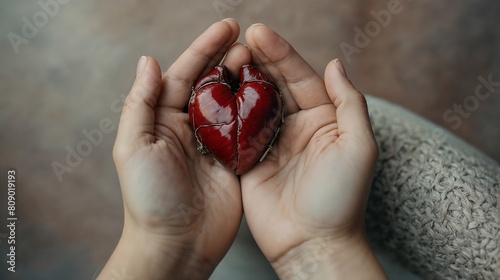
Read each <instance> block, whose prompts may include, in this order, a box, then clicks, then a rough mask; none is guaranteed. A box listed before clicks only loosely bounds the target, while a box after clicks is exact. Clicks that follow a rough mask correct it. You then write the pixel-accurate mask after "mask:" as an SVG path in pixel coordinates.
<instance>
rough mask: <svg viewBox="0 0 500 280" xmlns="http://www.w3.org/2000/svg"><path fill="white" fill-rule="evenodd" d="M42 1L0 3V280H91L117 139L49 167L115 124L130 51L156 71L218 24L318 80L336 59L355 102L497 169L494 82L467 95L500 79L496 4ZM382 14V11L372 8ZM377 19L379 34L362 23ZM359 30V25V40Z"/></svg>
mask: <svg viewBox="0 0 500 280" xmlns="http://www.w3.org/2000/svg"><path fill="white" fill-rule="evenodd" d="M40 2H41V3H52V4H54V3H56V5H52V6H50V5H48V7H45V9H44V8H43V7H42V6H43V5H40V4H39V2H38V1H2V3H1V4H0V36H1V39H0V54H1V64H0V77H1V83H0V91H1V95H0V126H1V130H0V150H1V159H0V171H1V174H0V178H4V179H2V180H4V181H2V182H1V185H2V186H3V187H2V189H1V193H0V206H1V209H0V214H1V216H0V217H2V221H5V219H4V218H3V217H5V216H6V204H7V201H6V196H7V190H6V183H5V181H6V179H5V178H6V174H7V170H9V169H11V168H13V169H15V170H16V171H17V197H16V198H17V215H18V218H19V220H18V223H17V242H18V244H17V252H16V253H17V262H18V263H17V272H16V273H15V274H11V273H9V274H7V272H6V256H5V253H4V252H6V249H7V246H6V245H7V244H6V239H5V237H6V233H7V230H6V228H5V226H2V227H0V249H1V250H0V252H1V257H0V260H1V263H2V265H1V266H0V269H1V271H0V279H93V277H95V274H96V272H97V271H100V269H101V268H102V266H103V265H104V263H105V261H106V260H107V258H108V257H109V255H110V254H111V252H112V250H113V248H114V246H115V245H116V242H117V240H118V238H119V235H120V231H121V227H122V217H123V216H122V215H123V214H122V204H121V196H120V191H119V185H118V180H117V175H116V173H115V169H114V165H113V161H112V156H111V151H112V146H113V142H114V138H115V133H116V130H113V131H112V132H110V133H103V137H102V140H101V141H96V144H92V148H91V149H92V150H91V151H88V155H87V156H85V157H83V158H82V159H81V161H80V162H78V161H77V160H76V159H73V160H74V161H75V162H74V167H71V172H67V173H64V174H63V175H62V181H60V180H59V179H58V177H57V176H56V174H55V173H54V170H53V167H52V164H53V162H59V163H61V164H64V165H66V164H67V163H66V156H67V155H68V151H67V149H70V150H71V149H77V147H78V145H79V144H81V143H82V141H83V140H86V139H87V138H86V136H85V135H84V134H83V133H82V130H87V131H92V130H94V129H99V123H100V122H101V121H102V120H103V119H109V120H111V121H112V122H113V124H114V125H115V128H116V125H117V123H118V119H119V115H120V113H119V112H118V110H117V109H116V108H117V106H119V105H120V100H121V96H123V95H125V94H127V93H128V90H129V88H130V86H131V83H132V81H133V78H134V75H135V67H136V63H137V60H138V59H139V57H140V56H141V55H144V54H148V55H152V56H155V57H156V58H157V59H158V60H159V62H160V64H161V65H162V68H163V70H165V69H167V68H168V66H169V65H171V64H172V63H173V62H174V61H175V59H176V58H177V57H178V56H179V55H180V54H181V53H182V51H183V50H184V49H186V48H187V47H188V45H189V44H190V43H191V41H192V40H194V39H195V38H196V37H197V36H198V35H199V34H200V33H201V32H202V31H203V30H205V29H206V28H207V27H208V26H209V25H210V24H211V23H213V22H214V21H217V20H219V19H220V17H222V16H224V17H233V18H236V19H237V20H239V22H240V24H241V26H242V30H245V29H246V28H247V27H248V26H249V25H250V24H252V23H255V22H263V23H265V24H266V25H268V26H270V27H272V28H273V29H275V30H276V31H277V32H278V33H280V34H281V35H282V36H283V37H285V38H286V39H287V40H288V41H290V42H291V43H292V45H294V46H295V48H296V49H297V51H298V52H299V53H301V54H302V55H303V56H304V58H305V59H306V60H307V61H308V62H309V63H310V64H311V65H312V66H313V67H314V68H315V69H316V70H317V71H318V72H319V73H321V74H323V70H324V67H325V66H326V64H327V63H328V62H329V61H330V60H331V59H333V58H335V57H338V58H340V59H341V60H342V61H344V63H345V64H346V68H347V71H348V73H349V76H350V78H351V79H352V81H353V82H354V84H355V85H357V87H358V88H359V89H360V90H361V91H363V92H364V93H369V94H372V95H374V96H378V97H382V98H385V99H388V100H391V101H393V102H395V103H397V104H400V105H402V106H403V107H406V108H407V109H409V110H411V111H413V112H416V113H418V114H420V115H423V116H424V117H426V118H428V119H430V120H431V121H433V122H435V123H438V124H440V125H443V126H445V127H446V128H448V129H450V130H451V131H452V132H453V133H455V134H457V135H459V136H460V137H462V138H464V139H465V140H466V141H468V142H469V143H471V144H472V145H474V146H476V147H477V148H479V149H480V150H482V151H484V152H485V153H486V154H488V155H489V156H491V157H492V158H494V159H496V160H497V161H500V148H499V145H498V142H499V141H500V130H499V129H498V126H499V124H500V110H499V108H500V85H498V84H497V85H495V86H490V87H483V88H482V89H481V90H480V92H479V93H480V95H478V96H479V97H481V98H482V100H480V99H478V97H477V96H476V95H475V90H476V88H477V87H478V86H479V85H480V84H481V82H480V81H479V80H478V78H479V77H484V79H486V80H487V79H488V77H489V76H491V78H490V79H492V80H493V81H496V82H500V17H499V15H500V2H498V1H486V0H478V1H452V0H442V1H423V0H420V1H410V0H401V1H395V0H377V1H370V2H367V1H361V0H355V1H339V0H334V1H327V0H318V1H301V0H291V1H284V0H281V1H270V0H268V1H264V0H260V1H237V0H232V1H229V0H215V1H212V0H210V1H194V0H189V1H186V0H184V1H181V0H176V1H138V0H122V1H110V0H103V1H93V0H89V1H79V0H72V1H68V0H65V1H63V0H59V2H55V0H41V1H40ZM397 3H399V5H397ZM388 4H389V7H390V8H391V9H392V13H390V12H386V13H384V12H380V11H381V10H387V11H389V8H388ZM215 7H219V10H217V9H216V8H215ZM46 10H47V11H46ZM388 13H389V15H390V19H389V18H388V16H387V15H388ZM384 15H385V17H384ZM377 17H379V20H380V22H381V23H382V24H383V25H384V26H382V25H381V24H378V23H377V24H375V23H374V22H373V23H370V22H371V21H374V20H375V18H377ZM26 22H29V23H26ZM30 24H33V26H31V27H30V26H29V25H30ZM35 24H36V25H38V27H37V26H36V25H35ZM25 26H27V27H25ZM33 27H34V28H33ZM356 27H357V28H359V29H361V30H365V27H368V31H366V30H365V31H363V33H366V32H368V33H369V34H368V35H366V36H367V37H366V38H362V37H363V35H359V32H358V33H357V31H356V29H355V28H356ZM356 34H358V36H356ZM16 36H17V37H16ZM240 38H243V37H240ZM356 39H357V40H356ZM362 39H365V40H364V41H363V40H362ZM367 39H368V40H367ZM347 45H349V47H347ZM341 46H343V47H344V48H349V49H350V51H352V52H353V53H352V54H351V55H346V54H345V51H342V48H341ZM16 49H17V50H16ZM488 88H489V89H490V90H491V91H490V92H489V91H488V90H487V89H488ZM464 102H465V104H464ZM455 104H457V105H455ZM461 104H462V105H461ZM456 106H463V108H464V109H462V110H463V112H459V111H455V112H454V111H453V110H459V109H457V108H458V107H456ZM449 110H451V111H449ZM98 140H99V139H98ZM80 148H83V149H84V150H85V147H83V146H82V147H80ZM68 170H69V169H68ZM2 223H4V222H2Z"/></svg>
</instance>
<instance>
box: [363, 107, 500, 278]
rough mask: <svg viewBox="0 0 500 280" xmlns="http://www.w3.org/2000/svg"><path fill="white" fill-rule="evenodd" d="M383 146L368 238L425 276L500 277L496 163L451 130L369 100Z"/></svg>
mask: <svg viewBox="0 0 500 280" xmlns="http://www.w3.org/2000/svg"><path fill="white" fill-rule="evenodd" d="M368 101H369V102H368V103H369V108H370V117H371V120H372V124H373V128H374V131H375V136H376V138H377V142H378V145H379V149H380V156H379V160H378V163H377V166H376V170H375V177H374V181H373V185H372V190H371V194H370V198H369V202H368V208H367V213H366V226H367V231H368V235H369V237H370V240H371V242H372V243H373V244H376V246H380V247H382V248H383V249H384V251H386V252H388V253H389V254H390V255H391V256H392V257H393V258H394V259H397V260H398V261H399V262H400V263H401V264H402V265H404V266H406V267H407V268H409V269H410V270H412V271H413V272H414V273H416V274H418V275H420V276H421V277H423V278H424V279H500V167H499V166H498V164H496V163H494V162H493V161H491V160H489V159H487V158H485V157H484V156H481V155H479V154H478V153H477V152H475V151H474V150H473V149H472V148H468V146H467V145H461V144H460V141H459V140H457V139H455V138H454V137H453V136H451V135H450V134H449V133H446V132H444V131H442V130H440V129H439V128H437V127H435V126H434V125H432V124H430V123H428V122H425V121H423V120H422V119H419V118H418V117H416V116H415V115H413V114H411V113H408V112H407V111H405V110H403V109H400V108H398V107H396V106H395V105H392V104H389V103H386V102H384V101H381V100H378V99H375V98H368Z"/></svg>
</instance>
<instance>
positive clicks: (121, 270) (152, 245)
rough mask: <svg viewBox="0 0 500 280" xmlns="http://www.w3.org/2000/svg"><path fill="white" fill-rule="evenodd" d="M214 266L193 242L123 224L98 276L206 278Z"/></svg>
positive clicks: (101, 277)
mask: <svg viewBox="0 0 500 280" xmlns="http://www.w3.org/2000/svg"><path fill="white" fill-rule="evenodd" d="M214 269H215V265H212V264H210V263H209V262H208V261H207V260H206V259H204V258H203V257H200V256H197V254H196V253H195V250H194V247H193V246H187V245H182V244H176V243H175V242H172V241H170V240H168V239H166V238H164V237H160V236H157V235H155V234H152V233H148V232H144V231H141V230H138V229H133V230H131V229H128V228H126V227H125V228H124V230H123V233H122V236H121V238H120V241H119V243H118V245H117V246H116V249H115V251H114V252H113V255H112V256H111V258H110V259H109V261H108V263H107V264H106V266H105V267H104V269H103V271H102V272H101V274H100V276H99V278H98V279H122V278H127V277H128V278H130V279H208V278H209V277H210V275H211V274H212V272H213V270H214ZM128 278H127V279H128Z"/></svg>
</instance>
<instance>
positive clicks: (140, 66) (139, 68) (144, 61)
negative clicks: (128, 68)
mask: <svg viewBox="0 0 500 280" xmlns="http://www.w3.org/2000/svg"><path fill="white" fill-rule="evenodd" d="M146 64H148V58H147V57H145V56H141V58H140V59H139V63H137V71H136V74H135V77H136V78H137V77H139V76H140V75H142V73H144V69H146Z"/></svg>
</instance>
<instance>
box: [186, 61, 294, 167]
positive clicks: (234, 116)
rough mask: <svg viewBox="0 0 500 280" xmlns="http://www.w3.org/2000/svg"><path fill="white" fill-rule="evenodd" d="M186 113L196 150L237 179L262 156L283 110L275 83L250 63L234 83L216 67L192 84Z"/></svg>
mask: <svg viewBox="0 0 500 280" xmlns="http://www.w3.org/2000/svg"><path fill="white" fill-rule="evenodd" d="M188 110H189V120H190V123H191V127H192V128H193V130H194V132H195V136H196V139H197V141H198V143H199V145H200V146H199V148H198V151H200V152H201V153H204V154H210V155H211V156H213V157H214V158H215V159H217V160H218V161H219V162H220V163H221V164H222V165H224V166H225V167H227V168H228V169H230V170H232V171H233V172H234V173H236V174H238V175H240V174H243V173H245V172H247V171H248V170H250V169H251V168H252V167H253V166H254V165H255V164H256V163H257V162H258V161H259V160H262V159H263V158H264V157H265V156H266V154H267V152H268V151H269V149H270V148H271V145H272V144H273V142H274V140H275V138H276V136H277V135H278V133H279V129H280V126H281V123H282V120H283V110H284V106H283V100H282V98H281V94H280V92H279V91H278V88H277V87H276V85H275V84H274V83H273V82H272V80H271V79H269V78H268V77H267V76H266V75H265V74H263V73H262V72H259V71H258V70H256V69H255V67H253V66H252V65H244V66H242V67H241V69H240V78H239V84H237V85H235V83H234V81H232V80H231V79H230V77H229V73H228V71H227V69H226V67H225V66H217V67H215V68H214V69H213V70H212V71H210V72H208V73H207V74H206V75H204V76H203V77H201V78H200V79H199V80H198V81H197V82H196V84H195V85H194V87H193V94H192V96H191V99H190V101H189V107H188Z"/></svg>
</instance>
